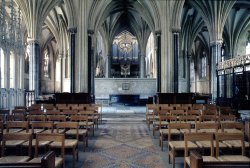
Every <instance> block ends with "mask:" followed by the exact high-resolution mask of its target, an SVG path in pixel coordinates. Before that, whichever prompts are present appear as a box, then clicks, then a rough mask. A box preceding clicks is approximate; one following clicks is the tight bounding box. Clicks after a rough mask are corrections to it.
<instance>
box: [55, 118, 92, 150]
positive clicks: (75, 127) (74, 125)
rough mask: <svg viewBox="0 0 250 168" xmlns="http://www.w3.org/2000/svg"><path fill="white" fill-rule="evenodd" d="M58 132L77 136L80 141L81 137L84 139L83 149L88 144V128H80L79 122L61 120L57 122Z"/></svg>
mask: <svg viewBox="0 0 250 168" xmlns="http://www.w3.org/2000/svg"><path fill="white" fill-rule="evenodd" d="M56 127H57V133H65V135H69V136H75V137H76V139H77V140H78V141H79V139H80V137H81V138H82V141H83V150H84V151H85V148H86V147H87V146H88V130H87V129H80V126H79V123H78V122H71V121H67V122H60V123H58V124H57V126H56Z"/></svg>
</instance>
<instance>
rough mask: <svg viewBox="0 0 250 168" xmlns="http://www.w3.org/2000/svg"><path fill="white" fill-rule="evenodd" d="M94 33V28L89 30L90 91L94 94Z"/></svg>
mask: <svg viewBox="0 0 250 168" xmlns="http://www.w3.org/2000/svg"><path fill="white" fill-rule="evenodd" d="M93 34H94V32H93V31H92V30H88V93H90V94H91V95H92V96H93V95H94V93H95V90H94V89H95V87H94V86H95V83H94V76H95V74H94V68H95V67H94V60H93V58H94V56H93V48H92V41H93V39H92V38H93Z"/></svg>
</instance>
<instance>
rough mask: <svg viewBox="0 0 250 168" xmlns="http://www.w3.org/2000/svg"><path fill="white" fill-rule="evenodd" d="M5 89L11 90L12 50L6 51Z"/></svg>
mask: <svg viewBox="0 0 250 168" xmlns="http://www.w3.org/2000/svg"><path fill="white" fill-rule="evenodd" d="M4 65H5V68H4V76H5V80H4V88H7V89H9V88H10V50H9V49H6V50H4Z"/></svg>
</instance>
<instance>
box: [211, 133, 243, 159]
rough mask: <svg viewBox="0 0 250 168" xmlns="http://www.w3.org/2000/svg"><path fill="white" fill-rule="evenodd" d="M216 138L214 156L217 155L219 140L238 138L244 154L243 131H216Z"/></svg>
mask: <svg viewBox="0 0 250 168" xmlns="http://www.w3.org/2000/svg"><path fill="white" fill-rule="evenodd" d="M215 139H216V157H219V151H220V146H219V144H220V143H219V142H220V141H227V140H229V141H231V140H239V141H240V143H241V153H242V155H243V156H244V155H245V142H244V133H224V132H223V133H216V134H215Z"/></svg>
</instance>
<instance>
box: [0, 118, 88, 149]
mask: <svg viewBox="0 0 250 168" xmlns="http://www.w3.org/2000/svg"><path fill="white" fill-rule="evenodd" d="M0 125H1V134H6V133H32V135H35V134H37V133H50V134H53V133H64V134H65V135H67V136H73V137H74V139H75V140H77V141H78V140H80V138H82V139H81V140H82V142H83V150H84V151H85V148H86V147H87V146H88V130H87V129H85V128H81V127H80V125H79V123H78V122H69V121H67V122H58V123H56V124H55V123H54V122H51V121H36V122H31V123H29V122H28V121H8V122H7V123H6V128H3V122H0ZM30 125H31V128H30ZM19 143H20V144H18V145H21V144H22V145H24V146H27V145H28V144H27V143H23V142H19ZM13 145H17V144H13ZM32 145H33V146H34V142H32Z"/></svg>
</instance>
